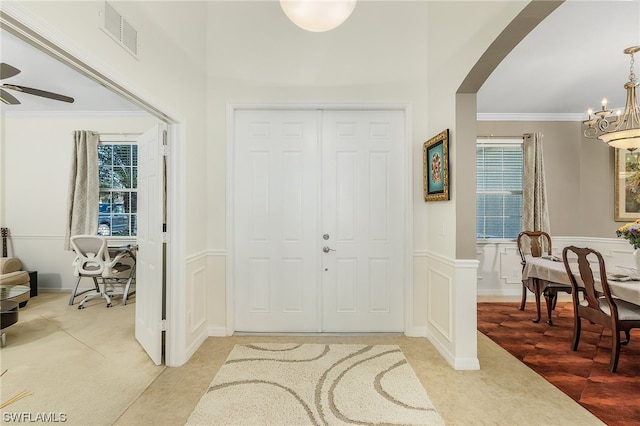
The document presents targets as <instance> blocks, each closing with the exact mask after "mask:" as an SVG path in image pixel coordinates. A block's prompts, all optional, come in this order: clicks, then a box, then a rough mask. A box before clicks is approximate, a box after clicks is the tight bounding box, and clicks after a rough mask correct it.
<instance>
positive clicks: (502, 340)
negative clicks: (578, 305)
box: [478, 302, 640, 426]
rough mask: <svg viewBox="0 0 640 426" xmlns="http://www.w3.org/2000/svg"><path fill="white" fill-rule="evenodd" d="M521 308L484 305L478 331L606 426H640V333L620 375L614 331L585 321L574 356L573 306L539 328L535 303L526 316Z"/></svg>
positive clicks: (624, 351) (561, 306)
mask: <svg viewBox="0 0 640 426" xmlns="http://www.w3.org/2000/svg"><path fill="white" fill-rule="evenodd" d="M543 303H544V302H543ZM519 306H520V303H519V302H518V303H513V302H512V303H478V330H479V331H480V332H481V333H483V334H484V335H486V336H488V337H489V338H490V339H491V340H493V341H494V342H496V343H497V344H498V345H500V346H501V347H503V348H504V349H506V350H507V351H508V352H509V353H511V354H512V355H513V356H515V357H516V358H518V359H519V360H521V361H522V362H524V363H525V364H526V365H528V366H529V367H530V368H531V369H533V370H534V371H535V372H537V373H538V374H540V375H541V376H542V377H544V378H545V379H546V380H547V381H548V382H549V383H551V384H553V385H554V386H556V387H557V388H558V389H560V390H561V391H563V392H564V393H565V394H567V395H568V396H570V397H571V398H573V399H574V400H575V401H577V402H578V403H579V404H580V405H582V406H583V407H585V408H586V409H587V410H589V411H590V412H592V413H593V414H594V415H595V416H596V417H598V418H599V419H600V420H602V421H603V422H605V423H606V424H608V425H610V426H613V425H640V329H634V330H633V331H632V332H631V342H630V343H629V345H627V346H622V348H621V350H620V361H619V363H618V370H617V372H616V373H610V372H609V360H610V356H611V331H610V330H604V329H603V328H602V327H600V326H599V325H595V324H590V323H589V322H588V321H585V320H583V321H582V333H581V337H580V344H579V345H578V350H577V351H576V352H573V351H572V350H571V342H572V338H573V306H572V304H571V303H570V302H564V303H560V302H559V303H558V305H557V307H556V310H555V311H554V313H553V325H552V326H550V325H548V324H547V323H545V322H544V316H543V321H541V322H539V323H537V324H536V323H533V322H532V321H531V319H532V318H533V317H534V312H535V307H534V305H533V304H532V303H527V306H526V308H525V310H524V311H521V310H519V309H518V307H519ZM622 338H624V335H623V336H622ZM541 409H544V408H543V407H541Z"/></svg>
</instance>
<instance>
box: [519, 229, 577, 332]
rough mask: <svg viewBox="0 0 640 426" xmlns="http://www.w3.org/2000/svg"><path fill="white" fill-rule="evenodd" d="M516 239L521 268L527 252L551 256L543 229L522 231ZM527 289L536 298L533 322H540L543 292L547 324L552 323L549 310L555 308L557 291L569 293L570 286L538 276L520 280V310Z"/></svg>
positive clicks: (522, 306)
mask: <svg viewBox="0 0 640 426" xmlns="http://www.w3.org/2000/svg"><path fill="white" fill-rule="evenodd" d="M516 241H517V245H518V253H519V254H520V259H521V263H522V268H523V270H524V266H525V263H526V260H525V258H526V255H527V254H530V255H531V256H533V257H541V256H552V253H553V251H552V244H551V236H550V235H549V234H548V233H546V232H544V231H522V232H521V233H520V234H519V235H518V239H517V240H516ZM527 289H528V290H531V292H532V293H533V294H534V296H535V298H536V314H537V317H536V318H534V319H533V322H536V323H537V322H540V294H544V298H545V300H546V302H547V324H549V325H553V321H552V320H551V312H553V310H554V309H555V308H556V304H557V302H558V292H559V291H562V292H565V293H571V286H568V285H565V284H560V283H554V282H549V281H543V280H540V279H538V278H530V279H528V280H522V301H521V302H520V310H521V311H524V306H525V303H526V302H527Z"/></svg>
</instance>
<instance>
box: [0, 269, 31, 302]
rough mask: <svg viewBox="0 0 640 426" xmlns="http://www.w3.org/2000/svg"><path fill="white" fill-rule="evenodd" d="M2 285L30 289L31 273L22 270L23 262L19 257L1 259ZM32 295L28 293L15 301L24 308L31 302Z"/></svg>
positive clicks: (0, 277) (0, 279)
mask: <svg viewBox="0 0 640 426" xmlns="http://www.w3.org/2000/svg"><path fill="white" fill-rule="evenodd" d="M0 274H1V275H0V285H2V286H3V287H12V286H16V285H24V286H27V287H30V279H29V273H28V272H27V271H23V270H22V262H21V261H20V259H18V258H17V257H0ZM30 297H31V296H30V294H29V293H28V292H27V293H25V294H23V295H21V296H18V297H16V298H15V299H12V300H14V301H15V302H18V303H19V304H20V307H24V306H25V305H26V304H27V302H28V301H29V298H30Z"/></svg>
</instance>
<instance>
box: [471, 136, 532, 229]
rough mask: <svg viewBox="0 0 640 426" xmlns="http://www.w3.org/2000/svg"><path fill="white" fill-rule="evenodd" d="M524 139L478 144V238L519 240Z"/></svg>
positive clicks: (481, 142) (481, 141) (489, 141)
mask: <svg viewBox="0 0 640 426" xmlns="http://www.w3.org/2000/svg"><path fill="white" fill-rule="evenodd" d="M522 157H523V151H522V140H521V139H514V140H511V139H509V140H505V139H501V140H495V139H494V140H491V139H487V140H479V141H478V142H477V147H476V170H477V187H476V230H477V231H476V232H477V238H478V239H516V238H517V236H518V234H519V233H520V231H521V230H522V170H523V165H522V164H523V163H522V160H523V158H522Z"/></svg>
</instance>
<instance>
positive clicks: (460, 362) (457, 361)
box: [427, 335, 480, 371]
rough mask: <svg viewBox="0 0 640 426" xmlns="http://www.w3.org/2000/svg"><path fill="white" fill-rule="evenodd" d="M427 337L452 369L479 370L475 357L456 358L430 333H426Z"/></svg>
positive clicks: (478, 362) (478, 363)
mask: <svg viewBox="0 0 640 426" xmlns="http://www.w3.org/2000/svg"><path fill="white" fill-rule="evenodd" d="M427 339H428V340H429V341H430V342H431V344H432V345H433V346H434V347H435V348H436V350H437V351H438V352H439V353H440V355H441V356H442V357H443V358H444V359H445V360H446V361H447V362H448V363H449V365H450V366H451V367H452V368H453V369H454V370H461V371H462V370H480V361H479V360H478V358H477V357H476V358H456V357H454V356H453V355H452V354H451V352H449V350H448V349H447V348H446V347H444V346H443V345H441V344H440V342H439V341H438V340H437V339H434V338H433V337H432V336H431V335H427Z"/></svg>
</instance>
